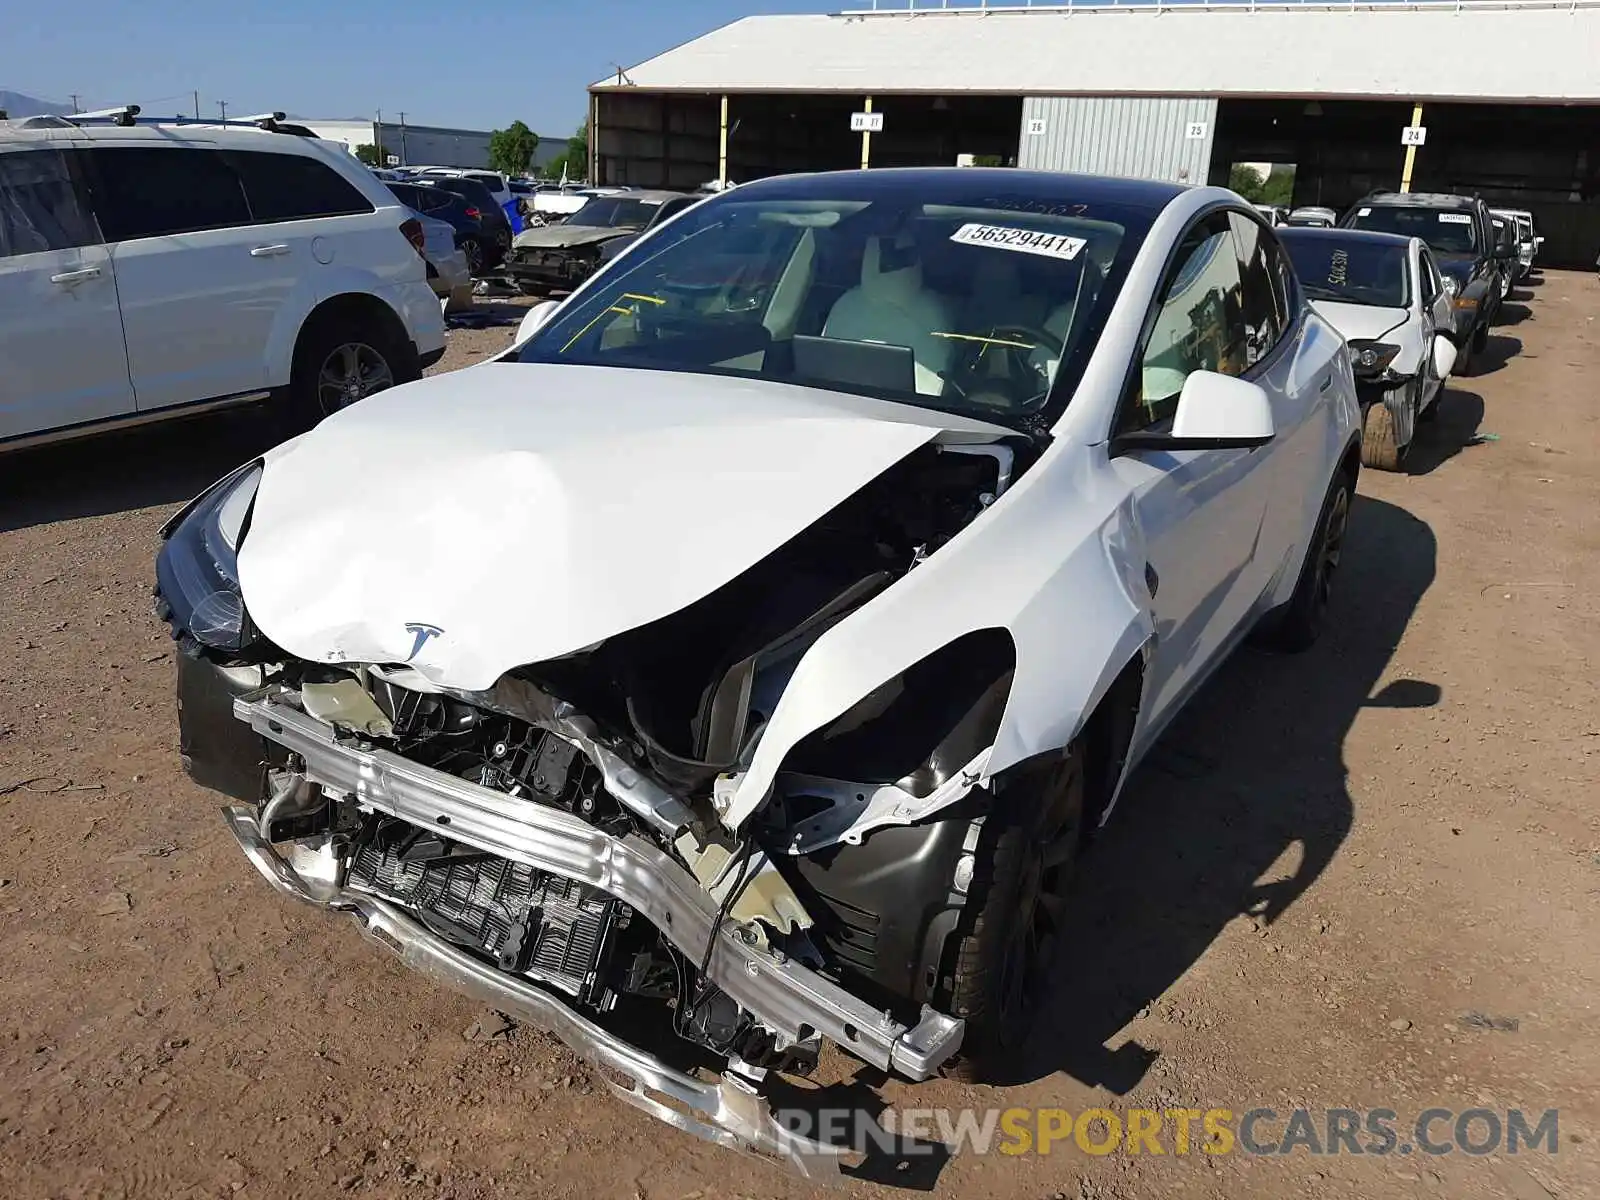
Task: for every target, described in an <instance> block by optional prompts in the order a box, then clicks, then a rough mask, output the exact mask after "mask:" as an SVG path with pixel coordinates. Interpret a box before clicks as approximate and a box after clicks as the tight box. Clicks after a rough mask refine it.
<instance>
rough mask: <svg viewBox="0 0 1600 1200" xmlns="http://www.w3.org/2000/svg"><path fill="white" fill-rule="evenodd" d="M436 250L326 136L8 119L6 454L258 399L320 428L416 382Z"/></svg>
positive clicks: (2, 289) (0, 363) (438, 321)
mask: <svg viewBox="0 0 1600 1200" xmlns="http://www.w3.org/2000/svg"><path fill="white" fill-rule="evenodd" d="M422 236H423V235H422V229H421V226H420V224H419V222H417V221H416V220H415V219H414V218H413V217H412V215H411V213H410V212H409V211H408V210H407V209H406V208H405V207H404V206H403V205H401V204H400V202H399V201H398V200H397V199H395V197H394V195H393V194H392V193H390V191H389V190H388V189H387V188H386V187H384V185H383V184H382V183H380V182H379V181H378V180H377V179H375V178H373V176H372V174H371V173H370V172H369V171H367V170H366V169H365V168H364V167H362V166H361V165H360V164H359V163H357V162H356V160H355V159H353V158H351V157H350V156H349V155H347V154H345V153H344V152H343V151H342V149H340V150H330V149H329V148H328V147H327V146H326V145H325V144H324V143H322V142H320V141H318V140H317V139H314V138H307V137H297V136H294V135H292V134H289V133H278V132H271V131H269V130H266V129H251V128H221V127H196V128H193V129H183V128H172V127H165V128H159V129H158V128H152V127H148V126H140V125H129V124H118V125H109V126H96V125H93V124H91V123H89V122H87V121H85V122H83V123H82V124H81V125H77V124H72V123H69V122H67V121H65V120H62V119H60V118H31V119H28V120H23V121H11V122H4V121H0V451H4V450H7V449H13V448H16V447H18V446H21V445H24V444H31V443H34V442H38V441H44V440H56V439H59V438H63V437H71V436H76V435H78V434H83V433H91V432H97V431H99V430H102V429H108V428H111V427H114V426H121V425H126V424H137V423H143V422H146V421H153V420H161V419H164V418H167V417H175V416H180V415H185V414H190V413H194V412H197V411H202V410H210V409H213V408H220V407H224V406H227V405H233V404H243V403H249V402H254V401H270V402H272V403H273V404H274V405H276V406H277V407H278V409H279V411H280V413H281V415H282V416H283V418H284V424H285V425H286V426H287V427H288V428H290V429H298V428H306V427H309V426H310V425H313V424H315V423H316V421H318V420H319V419H321V417H323V416H324V415H326V414H327V413H330V412H332V411H334V410H336V409H338V408H342V407H344V406H346V405H348V404H350V403H352V402H353V401H355V400H359V399H361V398H362V397H363V396H366V395H370V394H371V393H372V392H375V391H379V390H381V389H382V388H385V387H388V386H390V385H392V384H395V383H403V382H405V381H407V380H410V379H415V378H416V377H417V376H418V375H419V374H420V373H421V371H422V368H424V367H426V366H428V365H430V364H432V363H433V362H435V361H437V360H438V358H439V357H440V356H441V355H442V354H443V353H444V317H443V314H442V313H441V311H440V306H439V302H438V300H437V299H436V298H435V297H434V295H433V292H432V290H431V289H430V287H429V285H428V281H427V274H426V270H427V269H426V264H425V262H424V260H423V258H422V255H421V244H422Z"/></svg>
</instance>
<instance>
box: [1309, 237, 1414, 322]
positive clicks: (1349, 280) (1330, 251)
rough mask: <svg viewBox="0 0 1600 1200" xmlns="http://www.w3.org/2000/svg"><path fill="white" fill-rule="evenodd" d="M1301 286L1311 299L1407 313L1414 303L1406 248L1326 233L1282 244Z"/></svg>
mask: <svg viewBox="0 0 1600 1200" xmlns="http://www.w3.org/2000/svg"><path fill="white" fill-rule="evenodd" d="M1283 245H1284V248H1285V249H1287V250H1288V251H1289V259H1290V261H1292V262H1293V263H1294V273H1295V274H1296V275H1298V276H1299V277H1300V286H1301V287H1303V288H1305V292H1306V295H1307V296H1308V297H1310V298H1311V299H1312V300H1338V301H1342V302H1343V303H1346V304H1376V305H1381V306H1382V307H1384V308H1404V307H1406V306H1407V305H1408V304H1410V303H1411V289H1410V288H1409V287H1408V286H1407V278H1406V247H1405V246H1403V245H1392V246H1386V245H1381V244H1378V243H1373V242H1366V241H1362V240H1360V239H1357V238H1351V239H1349V240H1348V241H1346V240H1344V239H1342V238H1339V237H1336V236H1331V235H1327V234H1323V235H1321V236H1315V237H1307V236H1300V237H1296V236H1294V235H1292V234H1291V235H1289V236H1286V237H1285V238H1284V239H1283Z"/></svg>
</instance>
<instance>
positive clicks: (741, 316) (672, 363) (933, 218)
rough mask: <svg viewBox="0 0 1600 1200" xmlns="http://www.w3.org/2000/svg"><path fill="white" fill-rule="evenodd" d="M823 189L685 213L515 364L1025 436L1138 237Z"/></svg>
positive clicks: (1074, 357) (877, 192) (1090, 336)
mask: <svg viewBox="0 0 1600 1200" xmlns="http://www.w3.org/2000/svg"><path fill="white" fill-rule="evenodd" d="M823 182H824V181H823V179H821V178H813V179H811V180H806V181H801V182H799V183H796V184H794V185H791V186H790V188H788V189H767V190H768V191H769V192H774V191H775V192H777V193H778V197H774V198H771V199H766V198H755V197H748V194H747V193H742V192H741V193H730V194H727V195H726V196H725V197H723V198H721V199H718V200H712V201H708V202H705V203H702V204H700V205H698V206H696V207H695V208H692V209H690V210H688V211H687V212H685V213H683V214H682V215H681V216H680V217H679V218H678V219H677V220H675V221H674V222H673V223H672V224H670V225H666V226H663V227H662V229H661V232H660V233H658V234H655V235H653V236H651V237H649V238H648V239H647V240H645V241H643V242H641V243H639V244H638V245H637V246H636V248H635V249H634V250H633V251H632V252H631V253H629V255H628V256H627V257H626V258H625V259H623V260H622V261H621V264H620V265H619V267H618V268H617V269H614V270H612V271H609V272H607V273H606V274H604V275H602V276H600V277H599V278H598V279H597V280H596V282H595V283H594V284H593V285H592V286H590V287H589V288H587V289H585V291H584V292H583V293H582V294H581V295H579V296H578V297H577V298H576V299H575V301H574V302H573V303H572V304H570V305H569V306H568V307H566V308H565V309H564V310H563V311H562V312H561V314H560V315H559V316H558V317H557V318H556V320H554V321H552V322H551V323H550V324H549V325H547V326H545V327H544V328H543V329H542V330H540V331H539V333H538V334H536V335H535V336H534V337H533V338H532V339H531V340H530V341H529V342H528V343H527V345H525V346H524V347H523V349H522V350H521V352H520V358H521V360H522V361H524V362H554V363H585V364H596V365H608V366H621V367H635V368H641V367H642V368H648V369H653V370H665V371H687V372H695V373H701V374H715V375H730V376H737V377H745V378H753V379H768V380H777V381H782V382H785V383H794V384H800V385H802V386H811V387H819V388H828V389H832V390H838V391H847V392H855V393H859V394H863V395H869V396H876V397H879V398H882V399H888V400H898V401H903V402H908V403H913V404H918V405H921V406H923V407H927V408H936V409H941V410H946V411H952V412H962V413H966V414H969V415H971V416H975V417H980V418H983V419H987V420H993V421H1000V422H1003V423H1004V422H1011V423H1018V422H1020V423H1022V424H1030V423H1033V422H1031V421H1030V420H1029V418H1030V417H1031V416H1032V415H1033V414H1038V413H1040V412H1042V411H1045V410H1046V409H1047V399H1048V398H1049V396H1050V395H1051V394H1052V392H1051V385H1052V383H1054V382H1055V380H1056V376H1057V374H1058V367H1060V366H1061V364H1067V366H1066V367H1065V368H1064V369H1063V370H1062V372H1061V373H1062V374H1064V375H1071V376H1073V377H1075V376H1076V374H1077V373H1079V372H1081V370H1082V366H1083V363H1084V362H1086V361H1087V357H1088V352H1089V351H1090V350H1092V348H1093V343H1094V340H1095V339H1096V338H1097V337H1098V336H1099V331H1100V328H1101V326H1102V325H1103V324H1104V320H1105V313H1106V311H1107V310H1108V309H1109V308H1110V306H1111V303H1112V301H1113V300H1114V299H1115V293H1116V290H1117V288H1118V287H1119V286H1120V283H1121V279H1122V277H1123V275H1125V273H1126V270H1127V263H1128V260H1129V259H1131V257H1132V255H1133V252H1134V251H1135V250H1136V249H1137V245H1138V241H1139V240H1140V238H1142V236H1143V233H1144V230H1145V229H1146V228H1148V222H1149V214H1148V213H1147V212H1146V211H1145V210H1143V209H1137V210H1132V211H1130V210H1129V209H1127V208H1124V207H1121V206H1119V207H1118V208H1117V209H1116V211H1114V212H1107V213H1104V214H1102V213H1100V212H1098V211H1095V210H1096V209H1097V208H1098V207H1099V206H1091V205H1084V204H1070V203H1062V202H1057V201H1055V200H1054V199H1053V198H1050V199H1044V198H1035V197H1010V196H1008V197H987V198H985V199H983V200H980V201H976V202H971V203H967V202H963V203H951V204H939V203H932V202H930V201H929V200H928V199H927V198H926V196H925V195H924V194H923V193H924V192H925V190H926V189H922V190H921V191H919V190H918V189H917V188H915V187H914V186H912V185H910V184H907V183H902V182H898V181H897V182H895V183H892V184H881V183H875V184H864V183H861V182H860V181H859V180H851V179H849V178H848V177H847V178H845V179H843V180H837V181H835V180H828V181H827V183H828V184H829V185H831V186H832V189H833V191H834V192H835V194H832V195H828V194H819V193H822V192H823V191H824V190H825V189H824V188H823V187H822V186H819V185H822V184H823ZM785 190H788V191H790V192H796V191H800V192H803V193H804V196H803V198H800V197H794V198H779V197H781V196H782V195H783V192H784V191H785ZM950 190H952V191H954V190H955V185H951V188H950ZM979 194H980V195H981V194H982V193H981V192H980V193H979ZM962 199H964V198H962ZM612 202H615V201H612ZM624 203H626V201H624ZM1030 208H1032V209H1034V211H1029V209H1030ZM1038 210H1043V211H1038ZM585 211H587V210H585ZM1130 226H1132V227H1134V233H1133V236H1129V235H1128V234H1129V227H1130ZM1056 390H1057V392H1058V393H1059V392H1062V391H1063V389H1062V388H1057V389H1056ZM1061 403H1064V400H1063V401H1062V402H1061Z"/></svg>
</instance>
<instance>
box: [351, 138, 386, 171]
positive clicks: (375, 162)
mask: <svg viewBox="0 0 1600 1200" xmlns="http://www.w3.org/2000/svg"><path fill="white" fill-rule="evenodd" d="M356 157H357V158H359V159H360V160H361V161H362V162H364V163H366V164H367V166H369V167H381V166H383V162H384V158H383V147H382V146H374V145H373V144H372V143H371V142H362V143H361V145H359V146H357V147H356Z"/></svg>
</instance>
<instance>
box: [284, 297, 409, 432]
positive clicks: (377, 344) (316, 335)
mask: <svg viewBox="0 0 1600 1200" xmlns="http://www.w3.org/2000/svg"><path fill="white" fill-rule="evenodd" d="M352 364H353V366H354V380H355V382H354V384H353V386H352V385H351V383H350V375H351V366H352ZM420 374H421V371H420V370H419V369H418V364H417V355H416V351H415V350H413V349H412V348H411V346H410V345H409V344H408V343H406V342H405V341H404V340H403V339H402V338H401V337H400V335H399V334H398V333H397V332H395V331H394V330H392V329H390V328H389V326H388V325H387V323H385V322H383V321H380V320H377V319H372V318H367V319H362V318H356V319H355V320H351V319H350V318H348V317H345V316H332V315H330V316H328V317H326V318H324V319H322V320H320V321H318V322H317V323H316V324H315V325H313V326H311V327H310V328H309V329H307V330H306V331H305V332H304V333H302V334H301V336H300V344H299V345H298V346H296V347H295V357H294V371H293V374H292V375H291V377H290V382H289V403H288V406H287V415H288V424H289V427H290V429H291V431H292V432H293V433H302V432H304V431H305V430H307V429H310V428H311V427H312V426H313V425H315V424H316V423H317V422H318V421H321V420H322V418H324V417H326V416H330V415H331V414H333V413H335V412H337V411H339V410H340V409H341V408H347V407H349V406H350V405H351V404H354V403H356V402H357V401H359V400H364V399H366V397H368V396H371V395H375V394H376V393H378V392H381V391H384V390H385V389H387V388H391V387H394V386H396V385H397V384H401V383H409V382H410V381H411V380H413V379H416V378H417V377H418V376H419V375H420ZM341 379H342V380H343V383H344V386H340V385H339V384H340V381H341Z"/></svg>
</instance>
